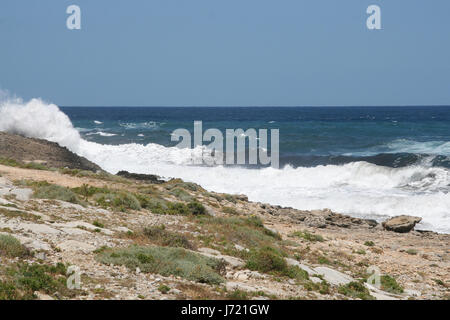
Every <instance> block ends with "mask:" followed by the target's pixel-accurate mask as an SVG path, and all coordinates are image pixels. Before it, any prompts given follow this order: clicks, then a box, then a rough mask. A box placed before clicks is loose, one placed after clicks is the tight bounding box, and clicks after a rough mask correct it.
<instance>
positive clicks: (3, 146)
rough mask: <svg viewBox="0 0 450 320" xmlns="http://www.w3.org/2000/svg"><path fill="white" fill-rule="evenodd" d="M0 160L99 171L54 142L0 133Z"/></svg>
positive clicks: (93, 164) (93, 165) (85, 160)
mask: <svg viewBox="0 0 450 320" xmlns="http://www.w3.org/2000/svg"><path fill="white" fill-rule="evenodd" d="M0 158H5V159H12V160H15V161H18V162H22V163H29V162H35V163H39V164H42V165H45V166H46V167H49V168H69V169H80V170H88V171H93V172H96V171H100V170H101V168H100V167H99V166H98V165H96V164H95V163H92V162H91V161H89V160H87V159H86V158H83V157H80V156H78V155H76V154H75V153H73V152H71V151H69V149H67V148H65V147H61V146H60V145H59V144H57V143H55V142H50V141H46V140H41V139H34V138H26V137H22V136H19V135H16V134H10V133H5V132H0Z"/></svg>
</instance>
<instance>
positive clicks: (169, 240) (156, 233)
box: [142, 226, 195, 250]
mask: <svg viewBox="0 0 450 320" xmlns="http://www.w3.org/2000/svg"><path fill="white" fill-rule="evenodd" d="M142 233H143V235H144V236H145V237H146V238H148V239H149V240H150V241H151V242H153V243H154V244H157V245H160V246H164V247H175V248H185V249H190V250H193V249H195V246H194V245H193V244H192V243H191V242H190V241H189V240H188V239H187V238H186V236H184V235H182V234H180V233H177V232H172V231H168V230H166V228H165V227H164V226H159V227H158V226H157V227H150V228H145V229H144V230H143V232H142Z"/></svg>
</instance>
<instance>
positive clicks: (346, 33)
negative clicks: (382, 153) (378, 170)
mask: <svg viewBox="0 0 450 320" xmlns="http://www.w3.org/2000/svg"><path fill="white" fill-rule="evenodd" d="M71 4H76V5H79V6H80V7H81V11H82V29H81V30H79V31H70V30H68V29H67V28H66V19H67V17H68V15H67V14H66V8H67V7H68V6H69V5H71ZM371 4H377V5H379V6H380V7H381V10H382V27H383V30H376V31H369V30H368V29H367V28H366V19H367V14H366V9H367V7H368V6H369V5H371ZM449 12H450V1H448V0H433V1H425V0H395V1H392V0H389V1H387V0H386V1H381V0H367V1H366V0H343V1H336V0H132V1H107V0H95V1H92V0H78V1H75V0H72V1H65V0H40V1H29V0H1V1H0V41H1V46H0V88H1V89H4V90H5V89H6V90H9V91H10V92H11V93H13V94H16V95H18V96H21V97H23V98H24V99H30V98H33V97H41V98H43V99H44V100H46V101H49V102H53V103H56V104H58V105H66V106H67V105H70V106H276V105H283V106H320V105H450V14H449Z"/></svg>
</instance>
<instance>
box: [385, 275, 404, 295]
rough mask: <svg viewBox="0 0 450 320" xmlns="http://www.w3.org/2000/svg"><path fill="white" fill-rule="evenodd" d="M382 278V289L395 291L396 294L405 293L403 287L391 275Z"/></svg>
mask: <svg viewBox="0 0 450 320" xmlns="http://www.w3.org/2000/svg"><path fill="white" fill-rule="evenodd" d="M380 280H381V289H382V290H384V291H386V292H390V293H394V294H401V293H403V288H402V287H401V286H400V285H399V284H398V283H397V281H396V280H395V279H394V278H393V277H391V276H390V275H384V276H381V279H380Z"/></svg>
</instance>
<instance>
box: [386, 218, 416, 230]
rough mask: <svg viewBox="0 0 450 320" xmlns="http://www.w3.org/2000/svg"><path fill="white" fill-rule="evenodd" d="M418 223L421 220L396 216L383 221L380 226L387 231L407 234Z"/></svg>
mask: <svg viewBox="0 0 450 320" xmlns="http://www.w3.org/2000/svg"><path fill="white" fill-rule="evenodd" d="M420 221H422V218H420V217H413V216H397V217H394V218H391V219H388V220H386V221H384V222H383V223H382V225H383V227H384V228H385V229H386V230H388V231H394V232H398V233H407V232H410V231H411V230H412V229H414V227H415V226H416V224H418V223H419V222H420Z"/></svg>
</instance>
